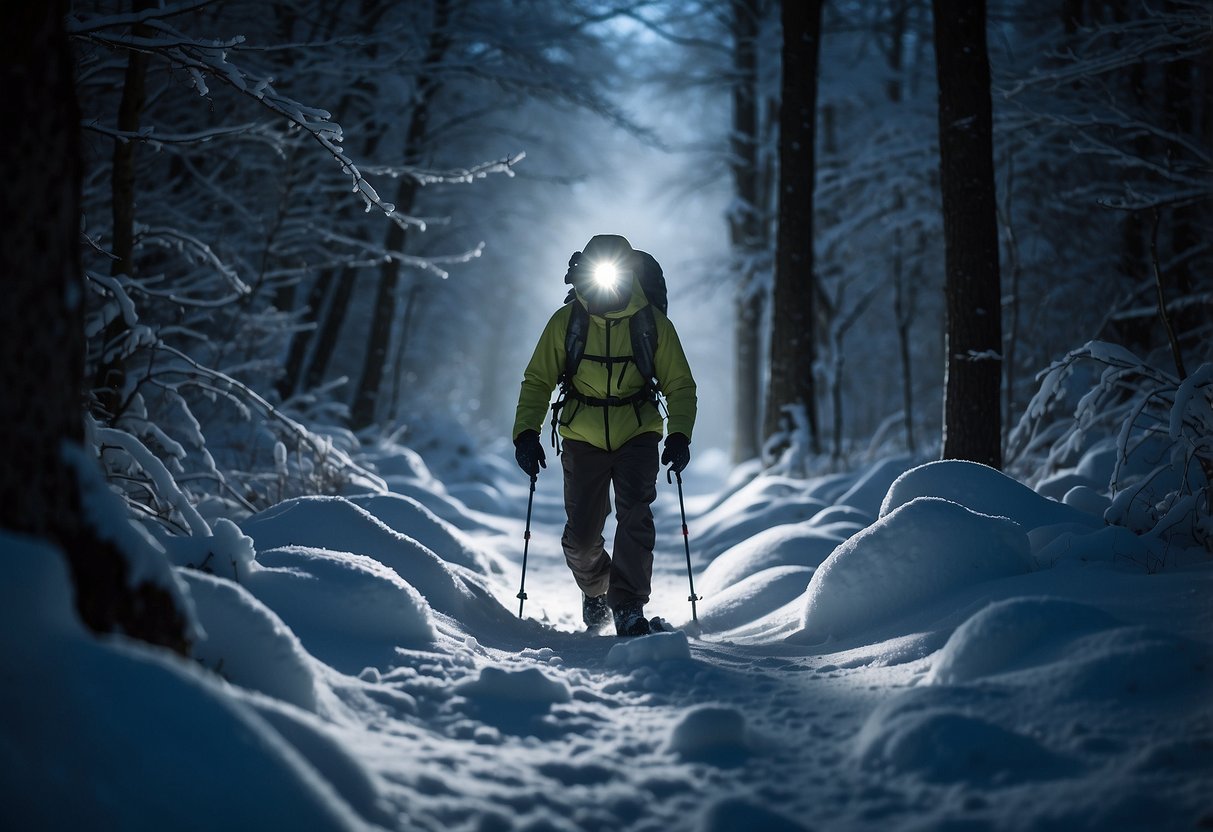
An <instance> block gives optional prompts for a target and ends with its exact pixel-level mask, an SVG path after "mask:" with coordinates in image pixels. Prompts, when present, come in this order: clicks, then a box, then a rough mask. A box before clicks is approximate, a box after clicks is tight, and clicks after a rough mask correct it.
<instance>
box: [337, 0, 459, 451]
mask: <svg viewBox="0 0 1213 832" xmlns="http://www.w3.org/2000/svg"><path fill="white" fill-rule="evenodd" d="M449 17H450V3H449V0H435V2H434V21H433V27H432V28H431V29H430V36H429V41H428V43H427V45H426V56H425V61H424V63H423V64H422V67H421V75H420V77H419V78H418V79H417V92H416V104H415V105H414V107H413V112H412V115H411V116H410V118H409V127H408V132H407V134H406V136H405V148H404V158H405V161H415V160H416V158H417V157H418V156H419V154H420V153H421V152H422V150H423V148H424V147H425V145H426V144H427V141H428V139H429V121H430V108H431V106H432V105H433V101H434V97H435V96H436V95H437V94H438V90H439V88H440V87H441V81H440V79H439V74H438V72H437V69H438V66H439V65H440V64H441V63H442V60H443V58H444V57H445V55H446V51H447V49H448V48H449V47H450V44H451V35H450V32H449V31H448V29H447V24H448V20H449ZM418 187H419V186H418V184H417V182H416V181H415V180H413V179H411V178H409V177H407V176H405V177H401V179H400V185H399V187H398V188H397V191H396V203H395V204H396V210H397V211H399V212H401V213H404V214H408V213H411V212H412V210H413V206H414V204H415V203H416V201H417V189H418ZM404 242H405V232H404V228H402V227H401V226H400V225H398V224H395V223H393V224H392V227H391V228H390V229H388V233H387V239H386V240H385V242H384V248H385V249H386V250H387V251H390V252H403V251H404ZM399 281H400V263H399V261H397V260H394V259H393V260H388V261H386V262H385V263H384V264H383V266H382V267H380V272H379V282H378V284H377V286H376V289H375V305H374V307H372V312H371V329H370V333H369V336H368V340H367V350H366V358H365V359H363V365H362V374H361V376H360V378H359V380H358V386H357V388H356V389H355V391H354V401H353V406H352V407H351V410H350V421H351V426H352V427H353V428H355V429H360V428H365V427H370V426H371V425H373V424H375V423H376V421H377V417H378V404H379V399H380V395H379V394H380V387H381V386H382V384H383V372H384V369H385V367H386V366H387V358H388V350H389V348H390V346H391V340H392V325H393V324H394V322H395V319H396V286H397V284H398V283H399ZM389 405H390V403H389Z"/></svg>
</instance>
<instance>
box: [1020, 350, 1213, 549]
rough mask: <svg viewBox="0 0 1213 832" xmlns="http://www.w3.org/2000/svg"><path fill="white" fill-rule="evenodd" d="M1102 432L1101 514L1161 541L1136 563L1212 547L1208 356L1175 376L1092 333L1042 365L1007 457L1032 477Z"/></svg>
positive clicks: (1045, 474)
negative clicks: (1105, 449)
mask: <svg viewBox="0 0 1213 832" xmlns="http://www.w3.org/2000/svg"><path fill="white" fill-rule="evenodd" d="M1092 366H1094V368H1095V369H1096V372H1095V373H1090V369H1091V367H1092ZM1084 388H1086V389H1084ZM1106 439H1111V440H1112V441H1113V442H1114V447H1115V458H1114V461H1113V464H1112V467H1111V474H1110V476H1109V479H1108V483H1107V496H1108V497H1109V498H1110V499H1111V505H1110V506H1109V507H1108V508H1107V510H1106V511H1105V512H1104V519H1105V520H1106V521H1107V522H1108V523H1112V524H1115V525H1119V526H1124V527H1126V528H1128V529H1130V530H1131V531H1133V532H1135V533H1137V534H1139V535H1142V536H1144V537H1147V538H1152V539H1154V540H1156V541H1158V542H1159V544H1160V545H1159V546H1157V547H1154V548H1152V550H1151V551H1153V552H1154V554H1152V555H1151V556H1150V558H1149V559H1148V562H1147V563H1145V564H1143V565H1144V566H1145V567H1146V568H1147V569H1150V570H1156V569H1159V568H1162V567H1163V566H1165V565H1166V563H1167V560H1168V558H1169V556H1170V555H1171V553H1172V552H1173V551H1174V550H1175V549H1184V548H1188V547H1192V546H1194V545H1199V546H1203V547H1204V548H1205V549H1207V550H1209V551H1211V552H1213V492H1211V491H1210V481H1211V480H1213V363H1204V364H1201V365H1200V367H1199V368H1197V369H1196V370H1195V372H1193V373H1191V374H1189V375H1187V376H1186V377H1184V378H1180V377H1179V375H1178V374H1173V373H1171V372H1168V371H1166V370H1162V369H1160V368H1158V367H1154V366H1151V365H1150V364H1147V363H1146V362H1144V361H1142V360H1141V359H1139V358H1138V357H1137V356H1136V355H1134V354H1133V353H1132V352H1130V351H1129V350H1127V349H1124V348H1123V347H1120V346H1117V345H1115V344H1109V343H1105V342H1101V341H1091V342H1089V343H1087V344H1085V345H1084V346H1082V347H1080V348H1079V349H1076V350H1073V351H1071V352H1070V353H1069V354H1067V355H1066V356H1065V357H1064V358H1062V359H1061V360H1060V361H1057V362H1055V363H1054V364H1053V365H1051V366H1050V367H1049V368H1047V369H1046V370H1045V371H1044V372H1043V373H1042V374H1041V376H1040V389H1039V390H1038V391H1037V393H1036V395H1035V396H1034V397H1033V398H1032V401H1031V402H1030V403H1029V405H1028V407H1027V410H1026V411H1025V413H1024V415H1023V418H1022V419H1021V420H1020V422H1019V424H1018V425H1017V426H1016V428H1015V430H1014V431H1013V432H1012V434H1011V438H1010V442H1009V453H1008V458H1009V459H1013V460H1014V463H1013V465H1014V467H1016V468H1018V469H1021V470H1022V471H1023V472H1024V473H1025V475H1026V478H1027V479H1028V480H1029V482H1031V484H1033V485H1036V484H1037V483H1039V482H1042V481H1044V480H1046V479H1048V478H1049V477H1051V476H1054V475H1056V474H1057V473H1058V472H1060V471H1063V470H1066V469H1069V468H1072V467H1074V466H1075V465H1076V464H1077V463H1078V462H1079V461H1080V458H1081V457H1082V455H1083V454H1084V452H1086V451H1088V450H1091V449H1093V448H1096V446H1097V444H1098V443H1099V442H1101V441H1102V440H1106ZM1096 449H1097V448H1096ZM1028 472H1032V473H1031V474H1028Z"/></svg>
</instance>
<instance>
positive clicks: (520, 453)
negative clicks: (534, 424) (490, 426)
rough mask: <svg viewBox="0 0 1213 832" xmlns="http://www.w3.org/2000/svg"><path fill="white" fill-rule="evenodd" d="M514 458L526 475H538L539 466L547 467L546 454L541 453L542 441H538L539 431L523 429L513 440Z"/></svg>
mask: <svg viewBox="0 0 1213 832" xmlns="http://www.w3.org/2000/svg"><path fill="white" fill-rule="evenodd" d="M514 459H515V460H517V462H518V467H519V468H521V469H522V472H523V473H524V474H526V475H527V476H528V477H537V476H539V469H540V468H547V467H548V463H547V456H546V455H545V454H544V453H543V443H542V442H540V441H539V432H538V431H534V430H524V431H523V432H522V433H520V434H518V438H517V439H515V440H514Z"/></svg>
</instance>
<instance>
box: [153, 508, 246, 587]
mask: <svg viewBox="0 0 1213 832" xmlns="http://www.w3.org/2000/svg"><path fill="white" fill-rule="evenodd" d="M161 542H162V543H163V544H164V549H165V552H166V554H167V555H168V558H169V561H170V562H172V563H173V564H174V565H175V566H186V567H193V568H195V569H201V570H203V571H205V572H210V573H213V574H215V575H219V576H220V577H223V578H231V579H232V580H235V581H241V580H244V577H245V576H246V575H248V572H249V569H250V568H251V567H252V563H253V558H254V556H255V555H256V552H255V551H254V549H253V539H252V538H251V537H248V536H247V535H246V534H244V533H243V532H242V531H240V527H239V526H237V525H236V524H235V523H233V522H232V521H231V520H228V519H226V518H220V519H218V520H216V521H215V522H214V523H213V524H212V526H211V534H210V535H201V534H197V535H178V536H173V537H166V538H165V539H163V540H162V541H161Z"/></svg>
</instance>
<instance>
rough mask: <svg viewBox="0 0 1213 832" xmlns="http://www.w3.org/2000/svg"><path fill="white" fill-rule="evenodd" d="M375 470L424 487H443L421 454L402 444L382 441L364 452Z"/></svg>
mask: <svg viewBox="0 0 1213 832" xmlns="http://www.w3.org/2000/svg"><path fill="white" fill-rule="evenodd" d="M366 456H367V458H368V461H370V463H371V464H372V465H373V466H374V469H375V472H376V473H378V474H379V475H380V476H382V477H383V478H384V479H387V478H388V477H392V478H398V479H407V480H412V481H413V482H416V483H418V484H419V485H422V486H424V487H426V488H438V489H441V488H444V486H443V485H442V483H441V482H439V481H438V479H437V478H435V477H434V475H433V473H432V472H431V471H430V467H429V466H428V465H426V464H425V460H424V459H422V458H421V454H419V453H417V452H416V451H414V450H413V449H412V448H409V447H406V446H404V445H397V444H394V443H389V442H383V443H380V444H379V445H376V446H375V447H374V448H373V449H371V450H370V451H369V452H368V453H367V454H366Z"/></svg>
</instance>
